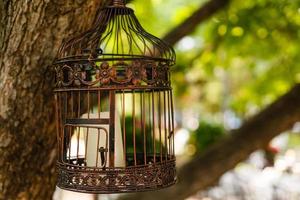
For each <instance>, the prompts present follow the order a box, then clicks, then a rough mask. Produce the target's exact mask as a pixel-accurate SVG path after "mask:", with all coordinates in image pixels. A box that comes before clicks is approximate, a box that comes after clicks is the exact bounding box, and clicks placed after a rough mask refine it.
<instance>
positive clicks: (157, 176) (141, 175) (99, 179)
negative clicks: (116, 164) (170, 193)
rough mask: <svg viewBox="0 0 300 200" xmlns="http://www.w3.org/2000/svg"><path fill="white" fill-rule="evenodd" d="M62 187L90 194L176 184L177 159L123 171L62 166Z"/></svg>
mask: <svg viewBox="0 0 300 200" xmlns="http://www.w3.org/2000/svg"><path fill="white" fill-rule="evenodd" d="M58 178H59V179H58V187H60V188H62V189H67V190H74V191H78V192H88V193H111V192H115V193H121V192H135V191H147V190H154V189H160V188H164V187H168V186H170V185H173V184H175V183H176V168H175V160H170V161H167V162H164V163H158V164H151V165H146V166H142V167H130V168H123V169H120V168H119V169H117V168H114V169H106V170H99V169H90V170H87V169H84V170H80V169H74V167H72V168H70V166H67V165H63V164H60V163H58Z"/></svg>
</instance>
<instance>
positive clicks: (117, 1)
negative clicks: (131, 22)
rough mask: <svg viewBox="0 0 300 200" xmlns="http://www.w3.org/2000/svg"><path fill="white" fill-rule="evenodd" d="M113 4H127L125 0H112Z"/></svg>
mask: <svg viewBox="0 0 300 200" xmlns="http://www.w3.org/2000/svg"><path fill="white" fill-rule="evenodd" d="M112 5H113V6H122V7H124V6H125V0H112Z"/></svg>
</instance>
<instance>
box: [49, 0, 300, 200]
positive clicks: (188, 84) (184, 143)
mask: <svg viewBox="0 0 300 200" xmlns="http://www.w3.org/2000/svg"><path fill="white" fill-rule="evenodd" d="M219 2H220V1H219ZM207 3H208V1H203V0H148V1H142V0H133V1H131V2H130V3H129V4H128V6H129V7H131V8H133V9H134V10H135V13H136V15H137V18H138V19H139V20H140V22H141V24H142V25H143V27H144V28H145V29H146V30H147V31H149V32H150V33H153V34H154V35H156V36H158V37H161V38H164V36H166V35H168V34H169V33H170V32H172V31H173V30H175V28H176V27H178V26H180V24H182V23H184V22H185V21H186V20H187V19H188V18H189V17H190V16H192V15H193V13H195V12H197V11H198V10H199V9H201V8H203V6H205V5H206V4H207ZM223 4H225V5H224V6H223V7H221V8H218V10H216V11H213V12H212V13H211V15H209V17H207V19H205V20H201V21H200V20H199V23H198V22H195V28H194V29H193V30H191V31H190V33H188V34H186V35H185V36H183V37H182V38H180V39H179V40H178V41H175V42H174V47H175V50H176V53H177V64H176V66H174V67H173V68H172V85H173V89H174V95H175V99H174V102H175V117H176V130H177V132H176V136H175V139H176V140H175V145H176V154H177V163H178V169H179V170H180V167H182V166H184V165H186V164H187V163H189V162H190V161H191V160H193V159H195V158H197V157H200V158H201V155H203V154H205V153H206V151H207V150H208V149H210V148H211V147H212V146H214V144H216V143H219V142H221V141H222V140H225V139H224V138H228V137H231V134H232V133H233V132H235V130H239V128H240V127H241V126H242V125H243V123H244V122H245V121H246V120H248V119H249V118H251V117H252V116H255V115H256V114H258V113H260V112H261V111H262V110H263V109H264V108H267V107H268V106H269V105H270V104H271V103H272V102H275V101H276V100H277V99H278V98H279V97H280V96H282V95H283V94H285V93H287V92H288V91H289V90H290V88H292V87H293V86H294V85H297V84H298V83H300V56H299V52H300V46H299V42H300V29H299V27H300V1H299V0H243V1H238V0H232V1H224V2H223ZM202 12H203V11H202ZM208 12H211V11H208ZM275 114H276V113H275ZM279 114H280V113H279ZM299 121H300V120H299ZM265 123H266V126H268V121H267V120H266V122H265ZM270 126H274V125H273V124H270ZM274 129H276V127H275V128H274ZM253 130H254V131H255V127H253ZM261 135H263V133H261ZM276 135H277V136H276V137H275V138H274V139H273V140H272V141H271V142H269V141H267V145H265V146H264V147H263V148H262V146H258V147H259V148H260V149H258V150H256V151H255V152H253V153H251V154H249V155H247V158H245V159H244V161H243V162H240V163H239V164H238V165H236V166H235V168H233V169H228V170H229V171H227V167H226V169H224V170H225V171H227V172H225V173H224V174H223V173H222V174H223V175H222V176H221V177H220V179H217V180H215V181H213V182H214V183H213V184H209V186H206V185H205V187H204V186H203V188H201V189H199V191H198V192H196V194H191V195H190V197H188V198H186V199H189V200H243V199H245V200H275V199H278V200H285V199H286V200H297V199H300V187H299V185H300V122H295V123H293V126H292V128H291V129H289V130H285V131H283V132H280V134H277V133H276ZM245 138H247V135H245ZM257 140H260V139H259V138H258V139H257ZM262 140H264V138H262ZM265 140H268V139H265ZM215 149H217V148H215ZM239 150H240V149H239V147H238V146H237V147H236V149H235V151H237V152H238V151H239ZM205 164H206V163H203V165H205ZM221 165H222V163H220V166H221ZM209 166H210V165H208V167H209ZM200 182H201V180H200ZM179 184H181V183H179ZM191 184H192V183H191ZM201 187H202V186H201ZM199 188H200V187H199ZM57 195H58V194H56V196H54V198H56V199H59V197H58V196H57ZM68 195H69V196H70V195H71V196H72V194H68ZM68 195H65V196H68ZM76 195H77V194H76ZM77 197H78V196H77ZM68 198H69V199H74V198H75V197H74V196H73V197H65V199H68ZM80 198H81V199H84V198H86V199H101V200H102V199H103V200H109V199H118V198H120V197H119V195H102V196H99V197H96V196H93V195H83V196H82V197H80ZM133 198H134V197H132V199H133ZM153 198H154V197H153ZM135 199H140V198H138V197H135ZM155 199H156V198H155Z"/></svg>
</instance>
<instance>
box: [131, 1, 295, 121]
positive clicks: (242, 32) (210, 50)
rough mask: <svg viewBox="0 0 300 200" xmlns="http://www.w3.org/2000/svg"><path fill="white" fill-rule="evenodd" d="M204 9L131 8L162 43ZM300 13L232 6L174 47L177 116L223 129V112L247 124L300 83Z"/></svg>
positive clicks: (290, 5) (174, 5) (274, 6)
mask: <svg viewBox="0 0 300 200" xmlns="http://www.w3.org/2000/svg"><path fill="white" fill-rule="evenodd" d="M204 2H205V1H202V0H198V1H195V0H186V1H182V0H165V1H162V0H150V1H134V3H133V6H134V7H135V9H136V10H137V15H138V18H140V19H141V23H142V25H144V26H145V28H146V29H147V30H148V31H150V32H152V33H154V34H155V35H157V36H159V37H162V36H163V35H164V34H166V33H167V32H168V31H171V30H172V28H173V27H175V26H176V25H178V24H179V23H181V22H182V21H184V20H185V19H186V18H187V17H188V16H190V15H191V14H192V13H193V12H194V11H195V10H196V9H197V8H198V7H199V6H201V5H203V3H204ZM145 4H146V5H145ZM145 13H146V14H145ZM299 13H300V1H299V0H294V1H291V0H243V1H238V0H233V1H231V2H230V4H229V6H228V7H227V8H225V9H223V10H222V11H220V12H218V13H216V14H215V15H214V16H213V17H212V18H210V19H208V20H207V21H205V22H204V23H201V24H200V25H199V26H198V28H197V30H196V31H195V32H194V33H193V34H192V35H189V36H188V37H185V38H183V40H181V41H180V42H179V43H178V44H177V45H176V52H177V65H176V66H174V67H173V69H172V72H173V73H172V84H173V88H174V92H175V96H176V99H175V106H176V108H177V109H180V110H186V109H190V110H193V111H194V112H196V113H200V115H202V117H203V118H205V119H207V118H218V120H219V121H222V120H223V115H222V113H223V112H224V111H225V110H230V111H232V112H233V113H235V114H236V115H237V116H239V118H245V117H247V116H249V115H252V114H254V113H256V112H258V110H260V109H261V108H262V107H265V106H266V105H268V104H270V103H271V102H272V101H274V100H275V99H276V98H278V97H279V96H280V95H282V94H283V93H285V92H286V91H287V90H288V89H289V88H290V87H291V86H292V85H293V84H295V83H297V82H300V56H299V53H300V46H299V43H300V14H299Z"/></svg>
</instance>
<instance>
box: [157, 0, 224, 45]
mask: <svg viewBox="0 0 300 200" xmlns="http://www.w3.org/2000/svg"><path fill="white" fill-rule="evenodd" d="M229 3H230V0H211V1H208V2H206V3H205V4H204V5H203V6H201V7H199V8H198V9H197V10H196V11H195V12H194V13H193V14H192V15H191V16H190V17H188V18H187V19H186V20H185V21H183V22H182V23H180V24H179V25H178V26H176V27H175V28H173V29H172V30H171V31H170V32H169V33H167V34H166V35H165V36H164V38H163V40H164V41H166V42H167V43H168V44H170V45H172V46H173V45H175V44H176V43H177V42H178V41H179V40H181V39H182V38H183V37H185V36H187V35H189V34H191V33H192V32H193V31H194V30H195V29H196V27H197V26H198V25H199V24H200V23H201V22H203V21H205V20H206V19H208V18H209V17H211V16H212V15H214V14H216V12H218V11H219V10H221V9H223V8H224V7H226V6H227V5H228V4H229Z"/></svg>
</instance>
